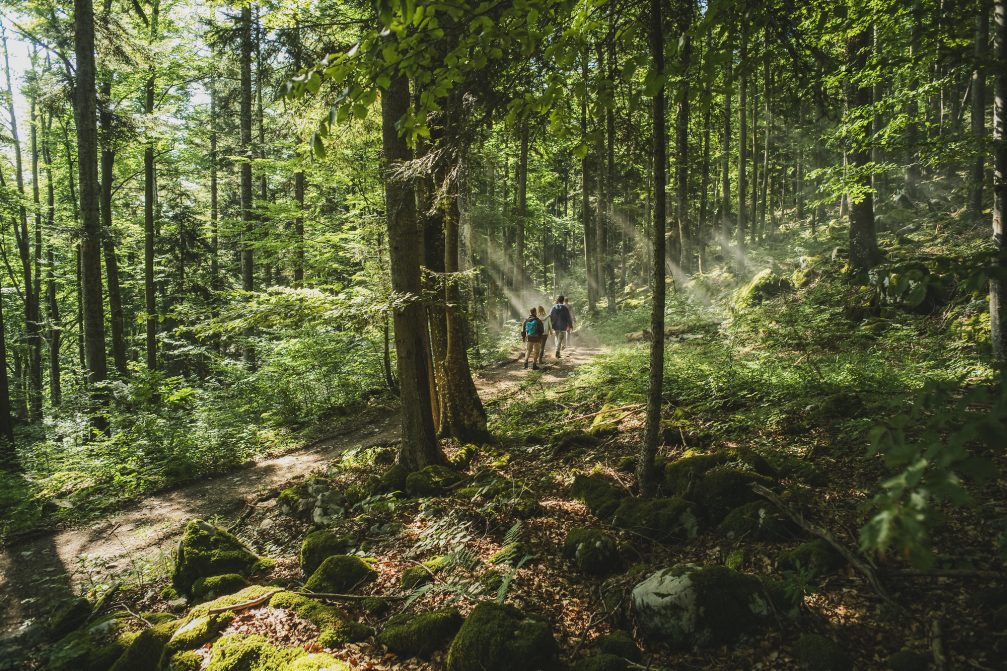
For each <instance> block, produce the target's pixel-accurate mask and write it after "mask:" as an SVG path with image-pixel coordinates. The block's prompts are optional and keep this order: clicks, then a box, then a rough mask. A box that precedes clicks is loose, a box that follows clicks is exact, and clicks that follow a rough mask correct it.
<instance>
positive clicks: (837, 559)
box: [777, 539, 846, 577]
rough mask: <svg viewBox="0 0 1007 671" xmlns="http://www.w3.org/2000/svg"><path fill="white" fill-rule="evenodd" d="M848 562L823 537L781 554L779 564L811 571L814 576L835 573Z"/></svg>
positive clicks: (784, 568) (785, 567)
mask: <svg viewBox="0 0 1007 671" xmlns="http://www.w3.org/2000/svg"><path fill="white" fill-rule="evenodd" d="M845 564H846V560H844V559H843V557H842V555H840V554H839V553H838V552H836V550H835V548H833V547H832V546H831V545H829V544H828V543H827V542H826V541H824V540H822V539H816V540H813V541H809V542H807V543H802V544H801V545H798V546H797V547H796V548H794V549H793V550H790V551H788V552H784V553H782V554H780V556H779V557H778V558H777V565H778V566H779V567H780V568H781V569H783V570H797V568H798V567H800V568H801V569H804V570H806V571H809V572H810V573H811V575H812V576H813V577H821V576H826V575H829V574H831V573H835V572H836V571H838V570H839V569H841V568H842V567H843V566H844V565H845Z"/></svg>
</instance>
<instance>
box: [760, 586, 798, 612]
mask: <svg viewBox="0 0 1007 671" xmlns="http://www.w3.org/2000/svg"><path fill="white" fill-rule="evenodd" d="M762 587H763V588H764V589H765V590H766V596H768V597H769V601H770V603H772V604H773V608H774V609H775V610H776V612H777V613H778V614H780V615H785V616H787V617H790V618H796V617H797V616H799V615H800V614H801V606H802V605H803V604H804V594H803V592H802V591H800V589H797V588H795V586H794V585H792V584H789V583H787V582H785V581H783V580H776V579H774V578H763V579H762Z"/></svg>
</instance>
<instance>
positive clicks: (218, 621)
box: [166, 613, 234, 652]
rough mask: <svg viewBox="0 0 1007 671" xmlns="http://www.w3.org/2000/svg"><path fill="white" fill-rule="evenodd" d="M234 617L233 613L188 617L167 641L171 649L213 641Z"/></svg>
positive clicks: (193, 647)
mask: <svg viewBox="0 0 1007 671" xmlns="http://www.w3.org/2000/svg"><path fill="white" fill-rule="evenodd" d="M233 619H234V614H233V613H214V614H212V615H210V614H206V615H197V616H195V617H190V618H188V619H187V620H186V621H185V622H184V623H182V625H181V626H179V627H176V628H175V631H173V632H172V635H171V637H170V638H169V639H168V641H167V642H166V647H167V649H168V650H169V651H173V652H174V651H182V650H193V649H195V648H198V647H200V646H201V645H203V644H204V643H209V642H210V641H212V640H213V639H214V638H215V637H216V636H217V634H219V633H220V632H221V631H222V630H223V629H224V627H226V626H227V625H228V624H230V623H231V620H233Z"/></svg>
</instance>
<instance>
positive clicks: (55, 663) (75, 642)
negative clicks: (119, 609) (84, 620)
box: [46, 616, 135, 671]
mask: <svg viewBox="0 0 1007 671" xmlns="http://www.w3.org/2000/svg"><path fill="white" fill-rule="evenodd" d="M134 637H135V634H130V633H128V632H126V630H125V629H124V627H123V624H122V622H121V621H120V620H119V619H118V618H116V617H115V616H106V617H102V618H99V619H97V620H95V621H94V622H91V623H90V624H88V625H87V626H85V627H82V628H80V629H77V630H76V631H73V632H71V633H70V634H68V635H66V636H64V637H63V638H62V639H60V640H59V641H58V642H57V643H56V644H54V645H53V647H52V649H51V650H50V651H49V660H48V666H47V667H46V668H47V669H48V671H108V668H109V667H110V666H112V664H114V663H115V660H117V659H118V658H119V656H120V655H122V653H123V651H125V649H126V647H127V646H128V645H129V644H130V643H131V642H132V640H133V638H134Z"/></svg>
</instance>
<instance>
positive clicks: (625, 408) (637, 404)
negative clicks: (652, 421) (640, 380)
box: [567, 403, 646, 422]
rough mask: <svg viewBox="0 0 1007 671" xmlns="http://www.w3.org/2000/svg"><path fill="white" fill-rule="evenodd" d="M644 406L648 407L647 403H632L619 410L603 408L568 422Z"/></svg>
mask: <svg viewBox="0 0 1007 671" xmlns="http://www.w3.org/2000/svg"><path fill="white" fill-rule="evenodd" d="M644 405H646V404H645V403H630V404H629V405H624V406H621V407H618V408H602V409H601V410H599V411H597V412H592V413H588V414H587V415H579V416H577V417H571V418H570V419H568V420H567V421H569V422H576V421H579V420H581V419H590V418H591V417H596V416H598V415H601V414H603V413H606V412H619V411H621V410H630V409H632V410H636V409H638V408H642V407H644ZM626 416H628V415H624V416H623V417H620V418H619V419H620V420H621V419H623V418H624V417H626ZM616 421H619V420H616Z"/></svg>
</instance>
